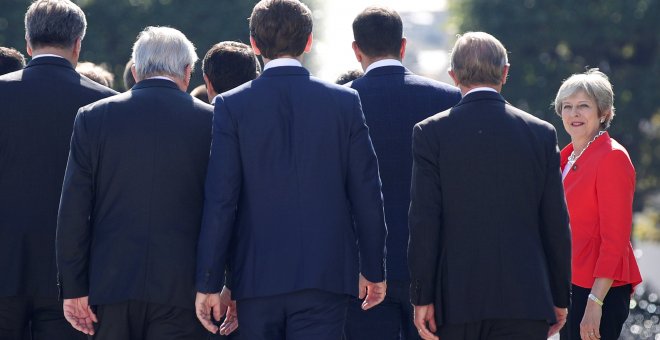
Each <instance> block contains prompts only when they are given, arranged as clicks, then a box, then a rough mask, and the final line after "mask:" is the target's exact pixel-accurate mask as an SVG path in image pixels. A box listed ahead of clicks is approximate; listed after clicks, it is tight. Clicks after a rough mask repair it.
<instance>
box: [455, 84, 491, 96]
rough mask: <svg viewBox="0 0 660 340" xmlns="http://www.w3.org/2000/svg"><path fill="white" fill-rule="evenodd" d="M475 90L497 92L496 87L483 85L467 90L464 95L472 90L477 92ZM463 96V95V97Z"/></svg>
mask: <svg viewBox="0 0 660 340" xmlns="http://www.w3.org/2000/svg"><path fill="white" fill-rule="evenodd" d="M477 91H490V92H495V93H497V90H496V89H494V88H492V87H486V86H483V87H475V88H473V89H472V90H470V91H468V92H467V93H466V94H465V96H467V95H468V94H470V93H472V92H477ZM465 96H463V97H465Z"/></svg>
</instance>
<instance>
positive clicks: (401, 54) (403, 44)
mask: <svg viewBox="0 0 660 340" xmlns="http://www.w3.org/2000/svg"><path fill="white" fill-rule="evenodd" d="M406 43H408V40H406V38H401V50H400V51H399V58H401V60H403V57H404V56H405V55H406Z"/></svg>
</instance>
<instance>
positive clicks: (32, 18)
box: [25, 0, 87, 48]
mask: <svg viewBox="0 0 660 340" xmlns="http://www.w3.org/2000/svg"><path fill="white" fill-rule="evenodd" d="M86 29H87V20H86V19H85V13H83V11H82V9H80V7H78V5H76V4H74V3H73V2H71V1H69V0H37V1H35V2H33V3H32V4H31V5H30V7H29V8H28V10H27V12H26V13H25V38H26V39H27V41H28V42H29V43H30V46H32V48H39V47H41V46H53V47H60V48H68V47H71V46H73V44H74V43H75V41H76V39H80V40H82V39H83V38H84V37H85V30H86Z"/></svg>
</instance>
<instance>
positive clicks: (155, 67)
mask: <svg viewBox="0 0 660 340" xmlns="http://www.w3.org/2000/svg"><path fill="white" fill-rule="evenodd" d="M197 59H198V58H197V54H195V46H194V45H193V43H192V42H190V40H188V38H186V36H185V35H184V34H183V33H181V31H179V30H177V29H174V28H170V27H153V26H149V27H147V28H145V29H144V30H143V31H142V32H140V34H139V35H138V38H137V41H136V42H135V44H134V45H133V61H134V62H135V71H136V73H137V77H138V79H139V80H142V79H145V78H149V77H154V76H172V77H176V78H179V79H184V78H185V76H186V72H185V70H186V66H190V69H191V70H192V69H194V67H195V62H196V61H197Z"/></svg>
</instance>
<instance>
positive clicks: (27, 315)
mask: <svg viewBox="0 0 660 340" xmlns="http://www.w3.org/2000/svg"><path fill="white" fill-rule="evenodd" d="M86 338H87V337H86V336H85V334H83V333H81V332H78V331H77V330H75V329H74V328H73V327H72V326H71V325H70V324H69V322H67V321H66V319H64V312H63V311H62V301H58V300H57V299H56V298H35V297H19V296H12V297H2V298H0V339H2V340H30V339H31V340H60V339H61V340H76V339H80V340H82V339H86Z"/></svg>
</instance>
